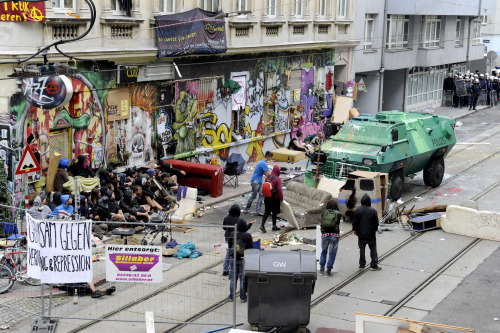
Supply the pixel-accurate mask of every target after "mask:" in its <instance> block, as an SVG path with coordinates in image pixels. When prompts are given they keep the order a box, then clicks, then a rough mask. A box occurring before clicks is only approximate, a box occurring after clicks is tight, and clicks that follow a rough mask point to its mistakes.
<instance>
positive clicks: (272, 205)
mask: <svg viewBox="0 0 500 333" xmlns="http://www.w3.org/2000/svg"><path fill="white" fill-rule="evenodd" d="M280 174H281V168H280V166H279V165H275V166H274V167H273V172H271V174H270V175H269V176H267V177H266V181H268V179H269V180H270V181H271V184H272V185H273V190H274V189H276V193H274V194H273V195H272V197H270V198H264V205H265V209H264V216H262V224H261V226H260V231H262V232H263V233H265V232H266V228H265V223H266V220H267V217H268V216H269V214H271V216H272V219H273V229H272V230H275V231H276V230H280V228H278V226H277V225H276V219H277V217H278V213H279V212H280V202H281V201H283V188H282V187H281V178H280Z"/></svg>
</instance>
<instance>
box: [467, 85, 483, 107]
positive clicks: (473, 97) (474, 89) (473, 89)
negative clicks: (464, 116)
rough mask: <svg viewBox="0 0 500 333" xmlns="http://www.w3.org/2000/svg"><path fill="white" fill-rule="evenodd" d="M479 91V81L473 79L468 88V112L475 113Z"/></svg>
mask: <svg viewBox="0 0 500 333" xmlns="http://www.w3.org/2000/svg"><path fill="white" fill-rule="evenodd" d="M480 92H481V89H480V88H479V80H478V79H475V80H474V83H473V84H472V85H471V86H470V104H469V111H470V110H471V109H472V110H474V111H476V105H477V100H478V99H479V93H480Z"/></svg>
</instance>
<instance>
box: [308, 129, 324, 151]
mask: <svg viewBox="0 0 500 333" xmlns="http://www.w3.org/2000/svg"><path fill="white" fill-rule="evenodd" d="M324 142H325V134H324V133H323V132H321V131H319V132H318V134H317V135H316V136H315V137H314V138H312V140H311V142H310V143H309V144H310V145H311V146H313V147H314V148H318V147H320V146H321V145H322V144H323V143H324Z"/></svg>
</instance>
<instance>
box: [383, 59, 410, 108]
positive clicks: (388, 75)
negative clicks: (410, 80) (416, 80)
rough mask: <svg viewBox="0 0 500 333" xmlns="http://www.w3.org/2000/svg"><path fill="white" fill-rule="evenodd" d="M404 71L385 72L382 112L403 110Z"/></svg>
mask: <svg viewBox="0 0 500 333" xmlns="http://www.w3.org/2000/svg"><path fill="white" fill-rule="evenodd" d="M404 82H406V69H400V70H395V71H388V72H385V82H384V97H383V98H384V104H383V105H384V107H383V111H390V110H399V111H403V110H404V97H405V84H404Z"/></svg>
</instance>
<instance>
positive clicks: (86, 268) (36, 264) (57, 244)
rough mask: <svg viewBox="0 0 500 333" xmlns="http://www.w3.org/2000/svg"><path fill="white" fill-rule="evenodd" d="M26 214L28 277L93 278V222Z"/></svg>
mask: <svg viewBox="0 0 500 333" xmlns="http://www.w3.org/2000/svg"><path fill="white" fill-rule="evenodd" d="M26 215H27V216H26V222H27V239H28V272H27V273H28V276H29V277H32V278H35V279H39V280H41V282H42V283H70V282H90V281H92V240H91V230H92V222H90V221H62V220H61V221H60V220H43V221H38V220H34V219H33V218H32V217H31V216H30V215H29V214H26Z"/></svg>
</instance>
